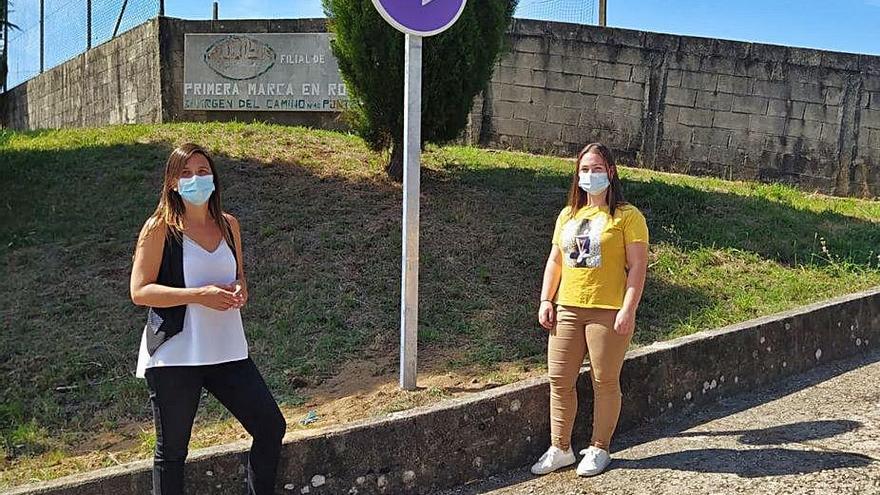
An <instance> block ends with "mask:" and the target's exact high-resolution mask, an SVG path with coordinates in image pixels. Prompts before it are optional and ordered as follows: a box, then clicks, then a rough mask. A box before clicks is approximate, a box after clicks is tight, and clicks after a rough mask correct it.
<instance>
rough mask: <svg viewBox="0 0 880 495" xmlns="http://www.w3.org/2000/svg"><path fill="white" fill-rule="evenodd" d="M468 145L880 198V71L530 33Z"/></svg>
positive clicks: (872, 62)
mask: <svg viewBox="0 0 880 495" xmlns="http://www.w3.org/2000/svg"><path fill="white" fill-rule="evenodd" d="M510 43H511V45H510V46H511V50H510V52H509V53H507V54H506V55H505V56H504V57H503V58H502V59H501V60H500V62H499V63H498V65H497V66H496V69H495V74H494V76H493V78H492V81H491V83H490V85H489V87H488V88H487V90H486V91H485V92H484V94H483V96H482V98H479V99H478V101H476V102H475V105H474V110H473V113H472V115H471V118H470V122H471V128H470V129H469V130H468V132H467V135H466V136H467V138H468V139H470V140H471V142H472V143H475V144H481V145H484V146H492V147H503V148H513V149H522V150H527V151H534V152H542V153H553V154H560V155H568V156H572V155H574V154H575V153H577V151H578V150H579V149H580V148H581V147H582V146H583V145H584V144H586V143H588V142H591V141H602V142H605V143H606V144H608V145H610V146H611V147H612V148H613V149H614V150H615V151H616V152H617V156H618V158H619V159H620V161H621V162H623V163H626V164H630V165H636V166H643V167H648V168H653V169H658V170H669V171H675V172H682V173H689V174H704V175H713V176H719V177H724V178H731V179H747V180H762V181H780V182H785V183H789V184H793V185H797V186H800V187H802V188H805V189H808V190H816V191H820V192H823V193H829V194H837V195H857V196H866V197H876V196H878V195H880V132H878V125H880V112H878V109H880V57H875V56H867V55H856V54H848V53H835V52H826V51H820V50H809V49H803V48H790V47H783V46H773V45H763V44H758V43H743V42H735V41H725V40H716V39H706V38H695V37H687V36H676V35H666V34H658V33H648V32H641V31H631V30H625V29H612V28H601V27H596V26H581V25H575V24H563V23H552V22H541V21H525V20H517V21H515V23H514V24H513V26H512V28H511V30H510Z"/></svg>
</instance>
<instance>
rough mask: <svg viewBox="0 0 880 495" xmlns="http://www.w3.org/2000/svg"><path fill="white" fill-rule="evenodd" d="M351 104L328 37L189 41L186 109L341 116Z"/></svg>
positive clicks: (218, 37) (278, 35) (200, 38)
mask: <svg viewBox="0 0 880 495" xmlns="http://www.w3.org/2000/svg"><path fill="white" fill-rule="evenodd" d="M347 105H348V94H347V92H346V88H345V83H343V82H342V77H341V76H340V74H339V66H338V65H337V62H336V58H335V57H334V56H333V52H332V51H331V50H330V35H329V34H327V33H308V34H304V33H269V34H267V33H244V34H227V33H223V34H216V33H212V34H187V35H186V37H185V41H184V63H183V108H184V109H186V110H212V111H215V110H217V111H229V110H232V111H236V110H239V111H242V110H243V111H270V112H271V111H283V112H340V111H342V110H344V109H345V108H346V107H347Z"/></svg>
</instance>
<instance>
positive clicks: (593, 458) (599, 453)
mask: <svg viewBox="0 0 880 495" xmlns="http://www.w3.org/2000/svg"><path fill="white" fill-rule="evenodd" d="M581 454H582V455H583V456H584V458H583V459H581V462H580V464H578V467H577V475H578V476H595V475H597V474H599V473H601V472H602V471H604V470H605V468H607V467H608V464H611V455H610V454H608V451H606V450H605V449H600V448H599V447H595V446H590V447H589V448H587V449H584V450H582V451H581Z"/></svg>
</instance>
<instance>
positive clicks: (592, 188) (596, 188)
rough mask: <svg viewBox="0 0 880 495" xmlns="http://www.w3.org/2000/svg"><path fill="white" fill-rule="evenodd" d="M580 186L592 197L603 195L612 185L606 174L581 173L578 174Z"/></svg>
mask: <svg viewBox="0 0 880 495" xmlns="http://www.w3.org/2000/svg"><path fill="white" fill-rule="evenodd" d="M578 175H579V177H580V180H578V186H579V187H580V188H581V189H583V190H584V192H587V193H590V194H592V195H594V196H595V195H597V194H601V193H602V191H604V190H605V189H608V186H609V185H610V184H611V182H609V180H608V174H607V173H605V172H581V173H579V174H578Z"/></svg>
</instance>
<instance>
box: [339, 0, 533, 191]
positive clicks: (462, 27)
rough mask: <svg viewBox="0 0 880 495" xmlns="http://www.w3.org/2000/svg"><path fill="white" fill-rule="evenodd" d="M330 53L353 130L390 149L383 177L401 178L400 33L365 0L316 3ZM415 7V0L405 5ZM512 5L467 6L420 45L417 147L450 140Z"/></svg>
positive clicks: (487, 74)
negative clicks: (339, 75)
mask: <svg viewBox="0 0 880 495" xmlns="http://www.w3.org/2000/svg"><path fill="white" fill-rule="evenodd" d="M322 1H323V5H324V12H325V13H326V15H327V17H328V19H329V24H328V25H329V30H330V32H331V33H333V34H334V35H335V39H334V40H333V42H332V48H333V54H334V55H335V56H336V58H337V59H338V60H339V70H340V72H341V73H342V77H343V80H344V81H345V83H346V87H347V88H348V93H349V98H350V101H351V106H350V110H349V113H348V115H349V118H350V121H351V124H352V126H353V127H354V129H355V130H356V131H357V132H358V134H360V135H361V136H362V137H363V138H364V140H365V141H366V142H367V143H368V144H369V145H370V146H371V147H372V148H373V149H374V150H377V151H380V150H387V149H388V148H389V147H390V148H391V159H390V161H389V163H388V166H387V169H386V170H387V172H388V175H390V176H391V177H392V178H393V179H395V180H397V181H400V180H402V178H403V78H404V74H403V70H404V35H403V34H402V33H400V32H399V31H397V30H396V29H394V28H393V27H391V26H390V25H389V24H388V23H387V22H385V20H384V19H383V18H382V16H381V15H379V13H378V12H377V11H376V9H375V7H374V6H373V2H372V1H371V0H322ZM412 1H417V0H412ZM516 4H517V0H469V1H468V3H467V5H466V6H465V8H464V11H463V12H462V13H461V16H460V17H459V19H458V21H456V23H455V24H454V25H453V26H452V27H450V28H449V29H448V30H446V31H444V32H443V33H441V34H438V35H435V36H431V37H427V38H425V39H424V43H423V46H422V143H425V142H432V143H438V144H440V143H444V142H448V141H451V140H453V139H456V138H457V137H458V136H459V135H460V134H461V132H462V130H464V128H465V126H466V125H467V116H468V113H469V112H470V109H471V107H472V105H473V100H474V97H475V96H476V95H477V94H478V93H479V92H480V91H482V90H483V88H485V87H486V84H487V83H488V81H489V79H490V78H491V77H492V69H493V67H494V66H495V63H496V61H497V60H498V57H499V56H500V54H501V50H502V47H503V46H504V45H505V40H506V31H507V27H508V26H509V24H510V20H511V18H512V16H513V12H514V10H515V9H516Z"/></svg>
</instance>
